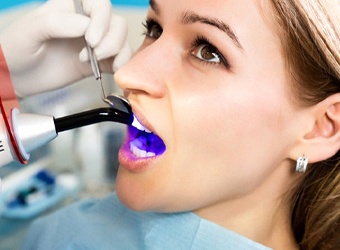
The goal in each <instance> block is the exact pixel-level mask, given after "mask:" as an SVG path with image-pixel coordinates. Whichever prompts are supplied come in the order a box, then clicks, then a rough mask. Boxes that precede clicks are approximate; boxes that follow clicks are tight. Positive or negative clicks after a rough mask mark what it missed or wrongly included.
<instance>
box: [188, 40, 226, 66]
mask: <svg viewBox="0 0 340 250" xmlns="http://www.w3.org/2000/svg"><path fill="white" fill-rule="evenodd" d="M192 54H193V55H194V56H196V57H197V58H199V59H201V60H204V61H208V62H213V63H221V59H220V56H219V54H218V53H217V52H216V50H215V49H214V48H212V47H211V46H209V45H205V44H203V45H200V46H198V47H197V48H196V50H194V51H192Z"/></svg>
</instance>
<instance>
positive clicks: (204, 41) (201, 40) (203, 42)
mask: <svg viewBox="0 0 340 250" xmlns="http://www.w3.org/2000/svg"><path fill="white" fill-rule="evenodd" d="M202 46H207V47H209V48H210V49H211V50H213V51H214V52H213V53H214V55H216V56H217V57H218V59H219V60H220V62H212V61H207V60H204V59H200V58H198V57H197V56H195V55H194V54H193V51H194V50H195V49H197V48H199V47H202ZM191 48H192V49H191V51H192V54H193V56H194V57H195V58H197V59H198V60H200V61H201V62H203V63H205V64H214V65H216V64H220V63H222V64H223V65H224V66H225V67H226V68H227V69H229V68H230V65H229V63H228V61H227V60H226V59H225V57H224V56H223V55H222V54H221V52H220V51H219V50H218V49H217V48H216V47H215V46H214V45H213V44H212V43H211V42H209V39H208V38H207V37H204V36H197V37H196V38H195V40H194V41H193V42H192V43H191Z"/></svg>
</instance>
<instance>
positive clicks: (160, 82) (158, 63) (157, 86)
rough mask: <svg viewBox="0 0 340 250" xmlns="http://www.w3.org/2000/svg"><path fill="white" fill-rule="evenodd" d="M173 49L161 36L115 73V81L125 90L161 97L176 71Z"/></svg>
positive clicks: (141, 49) (140, 50)
mask: <svg viewBox="0 0 340 250" xmlns="http://www.w3.org/2000/svg"><path fill="white" fill-rule="evenodd" d="M142 46H143V45H142ZM172 50H173V46H171V44H169V43H168V42H167V41H165V39H163V41H162V40H161V38H159V39H158V40H157V41H154V42H153V43H151V44H149V45H148V46H146V47H144V48H140V49H139V51H138V52H137V53H136V54H135V55H134V56H133V57H132V58H131V59H130V61H129V62H128V63H127V64H126V65H124V66H123V67H122V68H120V69H119V70H118V71H117V72H116V73H115V76H114V79H115V82H116V83H117V84H118V86H119V87H120V88H122V89H123V91H124V92H128V93H131V92H132V93H143V94H147V95H150V96H152V97H154V98H161V97H162V96H164V94H165V91H166V82H167V79H168V78H169V77H171V75H172V74H173V72H174V65H175V64H174V59H173V58H174V53H173V51H172Z"/></svg>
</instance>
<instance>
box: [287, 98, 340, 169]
mask: <svg viewBox="0 0 340 250" xmlns="http://www.w3.org/2000/svg"><path fill="white" fill-rule="evenodd" d="M311 110H312V111H311V112H312V113H313V121H314V125H313V126H312V129H311V130H310V131H306V133H305V135H304V136H303V138H300V140H299V143H298V144H299V145H297V147H294V150H293V151H294V152H292V154H293V155H292V158H293V159H294V160H296V159H297V157H298V156H302V155H305V156H306V157H308V161H309V162H310V163H315V162H319V161H322V160H326V159H328V158H330V157H332V156H333V155H335V154H336V153H337V152H338V150H339V149H340V93H337V94H334V95H332V96H329V97H328V98H326V99H325V100H323V101H321V102H320V103H318V104H316V105H315V107H314V108H313V109H311ZM298 151H301V152H298Z"/></svg>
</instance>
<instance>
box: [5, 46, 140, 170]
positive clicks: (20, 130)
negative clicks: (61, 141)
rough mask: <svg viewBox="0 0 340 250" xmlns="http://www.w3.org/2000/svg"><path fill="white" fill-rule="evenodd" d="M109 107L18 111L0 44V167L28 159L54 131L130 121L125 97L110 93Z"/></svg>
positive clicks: (129, 111) (51, 136)
mask: <svg viewBox="0 0 340 250" xmlns="http://www.w3.org/2000/svg"><path fill="white" fill-rule="evenodd" d="M108 98H109V99H110V107H105V108H98V109H94V110H89V111H85V112H81V113H77V114H73V115H69V116H65V117H60V118H54V117H53V116H48V115H38V114H25V113H20V111H19V103H18V100H17V98H16V94H15V91H14V88H13V84H12V81H11V77H10V73H9V69H8V66H7V64H6V61H5V57H4V55H3V52H2V50H1V47H0V112H1V113H0V167H2V166H4V165H6V164H8V163H10V162H12V161H19V162H20V163H22V164H26V163H28V160H29V157H30V153H31V152H32V151H33V150H35V149H37V148H38V147H40V146H43V145H45V144H46V143H48V142H50V141H51V140H53V139H54V138H56V137H57V136H58V133H60V132H63V131H66V130H70V129H75V128H79V127H82V126H87V125H91V124H95V123H99V122H105V121H109V122H118V123H123V124H128V125H130V124H132V122H133V120H134V116H133V113H132V110H131V106H130V104H129V102H128V100H127V99H125V98H124V97H121V96H119V95H114V94H111V95H109V96H108Z"/></svg>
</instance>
